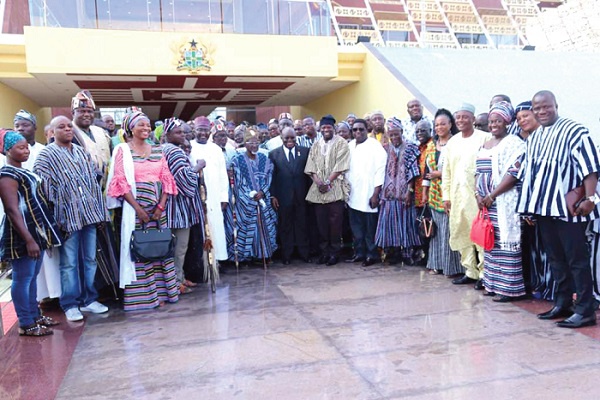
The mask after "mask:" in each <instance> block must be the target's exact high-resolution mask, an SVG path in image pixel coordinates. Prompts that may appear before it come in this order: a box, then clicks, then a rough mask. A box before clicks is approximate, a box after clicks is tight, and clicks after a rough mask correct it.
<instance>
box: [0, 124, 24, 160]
mask: <svg viewBox="0 0 600 400" xmlns="http://www.w3.org/2000/svg"><path fill="white" fill-rule="evenodd" d="M21 140H25V137H24V136H23V135H21V134H20V133H19V132H15V131H13V130H10V129H0V153H2V154H6V153H8V151H9V150H10V149H12V148H13V146H14V145H15V144H17V142H19V141H21Z"/></svg>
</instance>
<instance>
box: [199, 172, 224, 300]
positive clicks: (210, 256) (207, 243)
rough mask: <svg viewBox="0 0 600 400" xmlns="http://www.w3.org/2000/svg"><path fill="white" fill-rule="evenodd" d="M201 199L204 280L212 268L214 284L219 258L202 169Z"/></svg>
mask: <svg viewBox="0 0 600 400" xmlns="http://www.w3.org/2000/svg"><path fill="white" fill-rule="evenodd" d="M200 200H201V201H202V209H203V210H204V244H203V246H202V249H203V250H204V251H203V253H204V254H203V257H202V258H203V264H204V280H205V281H209V280H210V276H209V274H208V271H209V268H210V269H212V272H213V278H214V280H215V282H214V284H216V282H217V281H218V280H219V268H218V267H217V262H216V261H217V260H216V258H215V254H214V247H213V245H212V240H211V237H210V221H209V218H208V207H207V206H206V184H205V182H204V171H203V170H201V171H200ZM209 283H210V284H211V287H213V293H214V291H215V290H214V286H213V283H212V282H209Z"/></svg>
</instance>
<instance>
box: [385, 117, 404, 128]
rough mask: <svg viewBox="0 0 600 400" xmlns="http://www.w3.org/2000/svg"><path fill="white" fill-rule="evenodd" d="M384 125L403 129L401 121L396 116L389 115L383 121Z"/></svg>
mask: <svg viewBox="0 0 600 400" xmlns="http://www.w3.org/2000/svg"><path fill="white" fill-rule="evenodd" d="M385 127H386V128H387V129H404V127H403V126H402V121H400V120H399V119H398V118H396V117H390V118H388V119H387V120H386V121H385Z"/></svg>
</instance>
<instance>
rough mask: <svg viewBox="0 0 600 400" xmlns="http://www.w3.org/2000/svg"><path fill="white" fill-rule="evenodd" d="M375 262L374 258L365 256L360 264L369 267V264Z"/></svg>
mask: <svg viewBox="0 0 600 400" xmlns="http://www.w3.org/2000/svg"><path fill="white" fill-rule="evenodd" d="M376 262H377V260H376V259H374V258H371V257H367V258H365V261H363V263H362V265H363V267H370V266H371V265H373V264H375V263H376Z"/></svg>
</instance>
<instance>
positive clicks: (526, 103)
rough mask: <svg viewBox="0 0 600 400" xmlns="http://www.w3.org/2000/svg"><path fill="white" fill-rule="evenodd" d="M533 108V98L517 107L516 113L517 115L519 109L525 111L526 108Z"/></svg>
mask: <svg viewBox="0 0 600 400" xmlns="http://www.w3.org/2000/svg"><path fill="white" fill-rule="evenodd" d="M532 109H533V103H532V102H531V100H527V101H524V102H522V103H520V104H519V105H518V106H517V107H516V108H515V115H517V114H518V113H519V111H524V110H529V111H531V110H532Z"/></svg>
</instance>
